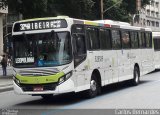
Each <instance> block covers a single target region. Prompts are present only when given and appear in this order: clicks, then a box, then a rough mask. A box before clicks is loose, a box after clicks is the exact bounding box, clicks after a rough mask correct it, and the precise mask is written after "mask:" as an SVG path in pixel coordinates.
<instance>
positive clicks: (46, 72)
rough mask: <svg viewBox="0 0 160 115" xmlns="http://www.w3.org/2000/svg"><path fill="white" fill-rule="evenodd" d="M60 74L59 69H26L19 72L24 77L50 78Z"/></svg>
mask: <svg viewBox="0 0 160 115" xmlns="http://www.w3.org/2000/svg"><path fill="white" fill-rule="evenodd" d="M58 72H59V70H58V69H53V68H52V69H24V70H19V71H17V73H18V74H20V75H22V76H50V75H55V74H57V73H58Z"/></svg>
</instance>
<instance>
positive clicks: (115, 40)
mask: <svg viewBox="0 0 160 115" xmlns="http://www.w3.org/2000/svg"><path fill="white" fill-rule="evenodd" d="M112 47H113V49H120V48H121V40H120V31H119V30H112Z"/></svg>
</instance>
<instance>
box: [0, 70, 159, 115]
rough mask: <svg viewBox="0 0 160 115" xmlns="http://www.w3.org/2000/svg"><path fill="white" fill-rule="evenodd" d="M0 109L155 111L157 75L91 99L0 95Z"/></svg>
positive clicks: (117, 86) (109, 88) (108, 89)
mask: <svg viewBox="0 0 160 115" xmlns="http://www.w3.org/2000/svg"><path fill="white" fill-rule="evenodd" d="M0 108H12V109H27V110H28V109H30V110H31V112H32V113H34V114H35V113H38V114H39V113H42V112H43V113H44V112H45V114H43V115H50V114H49V112H51V110H57V109H58V110H59V109H63V110H65V109H70V110H71V109H159V108H160V71H157V72H154V73H151V74H148V75H145V76H143V77H142V78H141V83H140V84H139V85H138V86H130V85H129V82H123V83H120V84H113V85H110V86H106V87H104V88H103V92H102V94H101V95H100V96H97V97H96V98H93V99H85V98H83V97H82V96H81V95H80V94H64V95H59V96H55V97H53V99H50V100H43V99H42V98H41V97H32V96H28V95H16V94H14V92H13V91H7V92H3V93H0ZM34 109H35V110H34ZM47 112H48V114H46V113H47ZM26 115H31V113H30V114H27V113H26Z"/></svg>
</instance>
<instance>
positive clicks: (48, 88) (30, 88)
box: [20, 83, 57, 92]
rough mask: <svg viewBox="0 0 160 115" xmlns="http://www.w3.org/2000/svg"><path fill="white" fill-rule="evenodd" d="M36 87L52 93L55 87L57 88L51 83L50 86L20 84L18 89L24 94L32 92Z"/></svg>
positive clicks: (55, 84)
mask: <svg viewBox="0 0 160 115" xmlns="http://www.w3.org/2000/svg"><path fill="white" fill-rule="evenodd" d="M38 86H41V87H43V91H53V90H55V89H56V86H57V83H51V84H36V85H33V84H29V85H28V84H20V87H21V88H22V90H23V91H24V92H27V91H34V87H38Z"/></svg>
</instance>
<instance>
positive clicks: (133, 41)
mask: <svg viewBox="0 0 160 115" xmlns="http://www.w3.org/2000/svg"><path fill="white" fill-rule="evenodd" d="M138 45H139V44H138V33H137V32H131V47H132V48H138Z"/></svg>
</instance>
